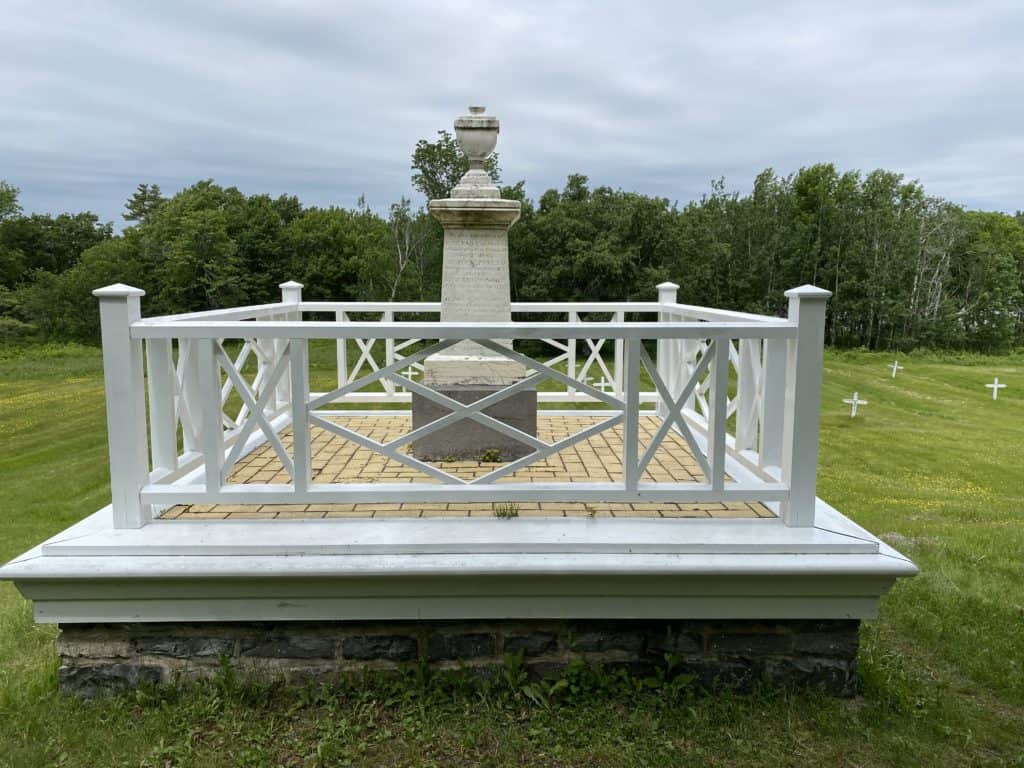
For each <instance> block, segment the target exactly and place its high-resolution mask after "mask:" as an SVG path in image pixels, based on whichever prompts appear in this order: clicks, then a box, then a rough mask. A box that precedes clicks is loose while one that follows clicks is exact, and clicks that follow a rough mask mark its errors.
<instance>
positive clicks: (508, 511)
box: [494, 502, 519, 520]
mask: <svg viewBox="0 0 1024 768" xmlns="http://www.w3.org/2000/svg"><path fill="white" fill-rule="evenodd" d="M494 516H495V517H497V518H498V519H499V520H510V519H511V518H513V517H519V505H518V504H516V503H515V502H510V503H502V504H495V505H494Z"/></svg>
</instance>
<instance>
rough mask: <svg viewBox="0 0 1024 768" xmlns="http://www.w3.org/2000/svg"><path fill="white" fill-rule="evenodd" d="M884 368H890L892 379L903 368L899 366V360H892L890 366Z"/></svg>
mask: <svg viewBox="0 0 1024 768" xmlns="http://www.w3.org/2000/svg"><path fill="white" fill-rule="evenodd" d="M886 367H887V368H890V369H891V370H892V377H893V378H894V379H895V378H896V371H902V370H903V366H902V365H900V362H899V360H893V361H892V365H887V366H886Z"/></svg>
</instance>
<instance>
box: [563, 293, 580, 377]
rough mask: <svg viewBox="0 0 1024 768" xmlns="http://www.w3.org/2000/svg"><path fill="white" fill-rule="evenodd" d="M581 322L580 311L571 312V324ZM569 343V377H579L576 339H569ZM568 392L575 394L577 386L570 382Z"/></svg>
mask: <svg viewBox="0 0 1024 768" xmlns="http://www.w3.org/2000/svg"><path fill="white" fill-rule="evenodd" d="M579 322H580V315H579V313H578V312H570V313H569V325H579ZM568 345H569V362H568V364H567V372H568V374H569V378H570V379H576V378H577V375H576V339H569V340H568ZM566 392H568V393H569V395H570V396H571V395H574V394H576V388H575V387H573V386H572V385H571V384H568V385H567V387H566Z"/></svg>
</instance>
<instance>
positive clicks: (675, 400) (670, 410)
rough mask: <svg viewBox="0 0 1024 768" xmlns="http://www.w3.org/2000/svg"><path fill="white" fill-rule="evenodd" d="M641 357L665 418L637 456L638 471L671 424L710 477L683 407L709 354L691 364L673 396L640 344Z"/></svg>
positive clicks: (656, 447) (697, 380)
mask: <svg viewBox="0 0 1024 768" xmlns="http://www.w3.org/2000/svg"><path fill="white" fill-rule="evenodd" d="M640 361H641V363H642V364H643V366H644V367H645V368H646V369H647V373H648V375H649V376H650V377H651V381H653V382H654V386H655V388H656V389H657V391H658V397H659V400H658V402H659V403H661V404H663V406H664V409H665V416H664V421H662V423H661V426H660V427H659V428H658V431H657V432H655V434H654V436H653V437H652V438H651V440H650V442H649V443H648V444H647V449H646V450H645V451H644V455H643V457H642V458H641V459H640V468H639V472H640V473H641V474H643V471H644V469H646V468H647V465H648V463H650V461H651V459H652V458H654V455H655V453H656V452H657V450H658V446H660V445H661V444H662V442H663V441H664V439H665V436H666V435H667V434H668V432H669V430H670V429H672V428H673V427H674V428H675V429H676V431H677V432H678V433H679V434H680V435H682V436H683V439H684V440H686V443H687V445H689V447H690V453H691V454H692V455H693V457H694V458H695V459H696V460H697V462H698V463H699V464H700V466H701V470H702V471H703V472H704V476H705V478H710V477H711V465H710V464H709V463H708V459H707V456H706V455H705V446H702V445H701V444H700V443H699V442H698V441H697V438H696V436H695V435H694V434H693V431H692V430H691V429H690V425H689V423H688V422H687V420H686V417H685V415H684V407H685V403H686V400H687V398H688V397H689V396H690V393H691V392H692V391H693V390H694V389H695V388H696V387H697V384H698V382H699V381H700V377H701V375H702V374H703V373H704V371H706V370H707V368H708V365H709V364H710V362H711V356H708V355H706V356H705V357H704V358H703V359H702V360H701V361H700V363H698V365H697V366H696V367H695V368H694V370H693V373H692V374H691V376H690V379H689V381H688V382H687V383H686V385H685V386H684V387H683V391H682V392H680V393H679V394H678V395H676V396H673V395H672V394H671V393H670V392H669V391H668V385H667V384H666V383H665V381H664V380H663V379H662V376H661V373H660V371H659V370H658V367H657V366H656V365H655V364H654V363H653V362H652V361H651V358H650V357H649V356H648V354H647V350H645V349H644V348H643V347H642V346H641V347H640ZM708 482H710V480H708Z"/></svg>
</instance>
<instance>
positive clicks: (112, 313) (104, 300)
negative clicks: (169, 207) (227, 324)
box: [92, 283, 149, 528]
mask: <svg viewBox="0 0 1024 768" xmlns="http://www.w3.org/2000/svg"><path fill="white" fill-rule="evenodd" d="M92 295H93V296H95V297H96V298H98V299H99V300H100V332H101V334H102V338H103V381H104V387H105V389H106V395H107V445H108V448H109V451H110V496H111V504H112V507H113V512H114V514H113V520H114V527H115V528H141V527H142V526H143V525H145V524H146V523H147V522H148V517H149V511H148V510H146V511H144V510H143V507H142V503H141V501H140V499H139V492H140V491H141V490H142V486H143V485H145V483H146V482H147V480H148V475H149V466H148V461H147V459H148V453H149V451H148V450H147V446H146V393H145V389H144V388H145V386H146V384H145V380H144V377H143V372H142V342H141V341H137V340H133V339H132V337H131V324H132V323H133V322H134V321H136V320H138V319H139V318H140V317H141V316H142V312H141V308H140V306H139V299H140V297H142V296H145V295H146V292H145V291H143V290H141V289H139V288H132V287H131V286H130V285H122V284H121V283H116V284H114V285H108V286H106V287H105V288H97V289H96V290H95V291H93V292H92Z"/></svg>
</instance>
